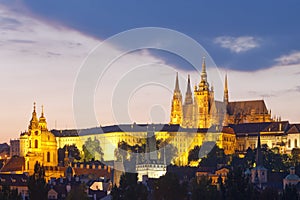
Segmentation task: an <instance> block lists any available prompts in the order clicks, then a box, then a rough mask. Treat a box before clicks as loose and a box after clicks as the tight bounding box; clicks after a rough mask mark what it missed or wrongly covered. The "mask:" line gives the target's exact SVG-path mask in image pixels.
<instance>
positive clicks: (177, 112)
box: [170, 73, 182, 124]
mask: <svg viewBox="0 0 300 200" xmlns="http://www.w3.org/2000/svg"><path fill="white" fill-rule="evenodd" d="M181 123H182V95H181V92H180V89H179V81H178V73H177V74H176V82H175V89H174V94H173V100H172V107H171V119H170V124H181Z"/></svg>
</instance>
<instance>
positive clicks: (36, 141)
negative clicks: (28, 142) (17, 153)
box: [34, 140, 39, 148]
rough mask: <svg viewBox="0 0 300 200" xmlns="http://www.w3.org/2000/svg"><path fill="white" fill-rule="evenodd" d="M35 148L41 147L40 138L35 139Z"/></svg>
mask: <svg viewBox="0 0 300 200" xmlns="http://www.w3.org/2000/svg"><path fill="white" fill-rule="evenodd" d="M34 148H39V141H38V140H35V141H34Z"/></svg>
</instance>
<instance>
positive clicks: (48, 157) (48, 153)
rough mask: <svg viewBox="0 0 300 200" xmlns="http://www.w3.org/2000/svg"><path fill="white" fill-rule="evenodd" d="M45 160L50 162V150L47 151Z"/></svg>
mask: <svg viewBox="0 0 300 200" xmlns="http://www.w3.org/2000/svg"><path fill="white" fill-rule="evenodd" d="M47 162H50V152H47Z"/></svg>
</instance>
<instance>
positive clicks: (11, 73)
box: [0, 0, 300, 142]
mask: <svg viewBox="0 0 300 200" xmlns="http://www.w3.org/2000/svg"><path fill="white" fill-rule="evenodd" d="M183 2H184V1H176V0H172V1H162V2H161V1H145V2H141V1H137V0H136V1H132V0H129V1H120V2H114V1H99V0H88V1H80V0H60V1H54V0H43V1H41V0H24V1H17V0H16V1H14V0H0V47H1V48H0V61H1V64H0V69H1V73H0V92H1V104H0V124H1V127H0V133H1V140H0V142H7V141H9V139H13V138H18V137H19V134H20V132H21V131H25V130H26V129H27V126H28V123H29V120H30V118H31V112H32V106H33V102H37V111H38V113H39V114H40V111H41V105H44V107H45V115H46V118H47V121H48V128H50V129H53V128H57V129H66V128H76V126H75V123H74V116H73V91H74V84H75V82H76V77H77V75H78V73H79V70H80V69H81V66H82V65H84V62H85V60H86V59H88V56H89V55H90V53H91V52H92V50H93V49H95V47H96V46H97V45H99V44H100V43H101V42H102V41H104V40H106V39H108V38H109V37H111V36H114V35H115V34H118V33H120V32H123V31H127V30H129V29H133V28H141V27H161V28H167V29H171V30H175V31H178V32H181V33H182V34H185V35H187V36H189V37H191V38H192V39H194V40H195V41H197V42H198V43H199V44H201V45H202V46H203V48H204V49H205V50H206V51H207V53H208V54H209V56H210V58H212V59H213V61H214V63H215V64H216V66H217V68H218V72H216V71H215V69H214V68H209V66H208V78H209V81H210V82H211V83H212V84H213V85H214V86H215V90H216V99H218V100H222V89H223V88H222V87H223V86H222V85H220V84H219V82H220V81H221V82H223V81H224V76H225V74H226V73H227V74H228V82H229V98H230V100H231V101H236V100H254V99H264V100H265V101H266V104H267V107H268V108H269V109H272V116H273V115H277V116H281V118H282V120H289V121H290V122H300V112H299V111H300V109H299V100H300V42H299V41H300V26H299V19H300V12H299V10H300V2H299V1H274V0H273V1H247V2H245V1H243V2H241V1H218V2H217V3H216V2H215V3H213V2H212V1H188V2H185V3H183ZM118 51H120V49H118V47H116V46H115V45H113V44H112V45H111V46H109V47H108V48H107V54H108V55H110V54H111V53H113V52H118ZM203 56H204V55H201V53H200V52H199V64H198V65H197V66H193V67H191V66H190V64H188V63H187V62H186V61H184V60H182V59H181V58H178V56H174V55H171V54H168V53H166V52H161V51H155V50H141V51H137V52H133V53H130V54H129V55H126V56H123V57H121V58H119V59H118V60H117V61H116V62H114V63H113V65H112V67H111V68H110V69H109V71H108V75H107V76H106V77H105V76H104V77H102V78H101V80H100V79H99V82H98V86H97V90H96V91H95V105H94V106H95V114H96V116H97V120H98V122H99V124H101V125H109V124H118V123H132V122H134V121H135V122H138V123H152V122H155V123H158V122H161V123H168V121H169V112H170V106H171V98H172V90H173V88H174V82H175V75H176V72H179V75H180V88H181V92H182V93H183V95H184V94H185V90H186V77H187V74H191V78H192V80H191V82H192V85H195V84H198V83H199V80H200V76H199V74H198V73H197V71H196V70H193V68H196V69H198V70H200V67H201V62H202V60H201V59H202V57H203ZM206 56H207V55H206ZM209 56H207V57H209ZM145 64H146V68H147V69H146V68H145V70H144V71H140V72H138V73H137V74H138V76H131V78H135V77H136V78H141V79H143V78H146V77H147V76H148V78H149V77H151V75H150V74H155V78H156V80H153V82H154V83H156V82H159V83H164V85H163V86H162V85H161V84H142V85H136V88H135V90H134V91H131V93H132V94H131V96H130V99H124V102H127V103H128V106H127V107H126V108H127V109H128V113H129V116H130V119H129V120H126V119H120V117H116V115H121V114H120V113H118V111H117V113H113V112H116V111H114V109H116V108H112V107H114V105H113V104H112V102H114V100H112V99H111V98H109V97H112V96H113V95H114V92H113V91H114V89H115V88H117V85H118V84H120V83H121V81H120V77H121V78H122V77H123V78H124V77H125V78H124V79H122V80H123V81H126V76H124V74H128V71H130V70H131V69H132V68H130V67H132V66H143V65H145ZM139 69H142V68H139ZM148 70H150V71H151V73H150V71H148ZM133 74H134V73H133ZM213 74H217V75H213ZM144 76H145V77H144ZM216 77H218V78H216ZM127 79H128V77H127ZM216 79H219V80H216ZM164 81H165V82H164ZM119 97H120V96H118V97H117V98H118V101H116V102H122V101H123V99H120V98H119ZM117 104H118V103H117ZM118 105H119V104H118ZM126 105H127V104H126ZM116 107H118V106H116ZM99 124H95V125H94V126H97V125H99Z"/></svg>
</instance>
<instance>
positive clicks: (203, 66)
mask: <svg viewBox="0 0 300 200" xmlns="http://www.w3.org/2000/svg"><path fill="white" fill-rule="evenodd" d="M201 81H204V82H206V81H207V73H206V63H205V57H203V60H202V72H201Z"/></svg>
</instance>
